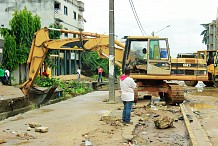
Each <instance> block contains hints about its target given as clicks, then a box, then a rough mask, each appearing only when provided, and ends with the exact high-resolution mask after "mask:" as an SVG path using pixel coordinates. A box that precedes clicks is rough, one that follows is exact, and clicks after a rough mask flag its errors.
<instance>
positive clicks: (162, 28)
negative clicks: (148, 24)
mask: <svg viewBox="0 0 218 146" xmlns="http://www.w3.org/2000/svg"><path fill="white" fill-rule="evenodd" d="M167 27H170V25H167V26H165V27H164V28H162V29H160V30H158V31H157V32H154V31H153V32H152V33H151V35H152V36H154V34H157V33H158V32H161V31H162V30H164V29H166V28H167Z"/></svg>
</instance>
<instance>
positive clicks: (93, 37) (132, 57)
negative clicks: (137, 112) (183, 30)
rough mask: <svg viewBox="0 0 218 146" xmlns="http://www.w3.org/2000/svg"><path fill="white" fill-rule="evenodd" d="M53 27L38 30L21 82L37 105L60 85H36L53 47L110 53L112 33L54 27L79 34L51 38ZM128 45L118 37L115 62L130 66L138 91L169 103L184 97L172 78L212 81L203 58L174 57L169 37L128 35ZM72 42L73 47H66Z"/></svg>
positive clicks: (121, 66) (122, 65)
mask: <svg viewBox="0 0 218 146" xmlns="http://www.w3.org/2000/svg"><path fill="white" fill-rule="evenodd" d="M49 29H50V28H42V29H40V30H39V31H37V32H36V33H35V36H34V39H33V41H32V46H31V49H30V53H29V58H28V61H27V65H28V66H29V76H28V80H27V81H26V82H25V83H23V84H22V85H21V87H20V88H21V90H22V92H23V93H24V95H26V96H28V97H29V99H30V101H32V102H35V103H37V104H42V103H45V102H47V101H48V100H49V99H50V97H51V95H52V94H53V92H54V90H55V89H56V86H55V85H54V87H52V88H51V89H50V90H47V91H41V90H39V89H36V88H35V87H34V86H33V82H34V79H35V78H36V76H37V75H38V72H39V69H40V67H41V65H42V63H43V61H44V59H45V56H46V53H47V52H48V50H49V49H56V50H76V49H79V50H81V49H83V50H90V51H96V52H98V54H99V56H100V57H102V58H108V56H109V36H108V35H100V34H96V33H88V32H79V31H71V30H64V29H61V30H59V29H52V30H56V31H60V32H62V33H71V34H77V35H78V37H77V38H66V39H56V40H51V39H50V38H49V36H48V31H49ZM125 39H126V41H125V45H124V44H122V43H120V42H119V41H117V40H115V45H116V46H115V56H114V59H115V64H116V65H117V66H118V67H120V68H122V71H124V68H125V67H126V66H129V67H130V69H131V74H130V76H131V77H132V78H133V79H134V80H135V81H136V82H137V86H138V92H137V93H136V94H135V95H136V96H137V95H138V93H145V92H146V94H147V93H149V94H150V93H151V94H153V93H156V94H157V93H158V95H159V96H160V97H161V98H164V99H167V100H168V101H169V103H173V104H174V103H180V102H183V100H184V91H183V88H182V87H181V86H180V85H178V84H176V83H168V82H167V81H171V80H181V81H185V80H188V81H208V75H207V74H208V72H207V63H206V61H205V60H204V59H199V58H197V59H196V58H174V59H173V58H171V57H170V48H169V44H168V39H167V38H159V37H156V36H126V37H125ZM69 43H71V47H70V48H66V46H68V45H67V44H69Z"/></svg>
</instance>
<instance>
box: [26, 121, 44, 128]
mask: <svg viewBox="0 0 218 146" xmlns="http://www.w3.org/2000/svg"><path fill="white" fill-rule="evenodd" d="M28 124H29V126H30V128H36V127H41V124H39V123H36V122H32V123H28Z"/></svg>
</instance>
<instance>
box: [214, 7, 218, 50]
mask: <svg viewBox="0 0 218 146" xmlns="http://www.w3.org/2000/svg"><path fill="white" fill-rule="evenodd" d="M215 29H216V31H215V39H216V40H215V44H214V45H215V50H218V8H217V14H216V24H215Z"/></svg>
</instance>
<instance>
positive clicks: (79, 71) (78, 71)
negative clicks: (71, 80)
mask: <svg viewBox="0 0 218 146" xmlns="http://www.w3.org/2000/svg"><path fill="white" fill-rule="evenodd" d="M77 75H78V82H80V75H81V70H80V68H78V69H77Z"/></svg>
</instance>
